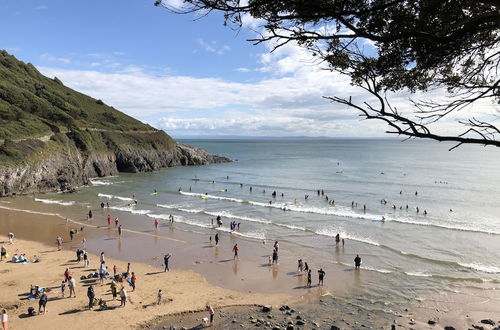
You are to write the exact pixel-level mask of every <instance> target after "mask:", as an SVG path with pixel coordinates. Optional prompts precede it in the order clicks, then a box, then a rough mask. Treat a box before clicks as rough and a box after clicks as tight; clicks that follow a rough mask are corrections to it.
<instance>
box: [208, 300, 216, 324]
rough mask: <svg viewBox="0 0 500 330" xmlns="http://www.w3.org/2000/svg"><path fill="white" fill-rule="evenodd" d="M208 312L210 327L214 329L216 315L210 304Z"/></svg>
mask: <svg viewBox="0 0 500 330" xmlns="http://www.w3.org/2000/svg"><path fill="white" fill-rule="evenodd" d="M207 311H208V313H209V314H210V326H211V327H212V326H213V325H214V315H215V311H214V309H213V308H212V306H210V305H209V304H207Z"/></svg>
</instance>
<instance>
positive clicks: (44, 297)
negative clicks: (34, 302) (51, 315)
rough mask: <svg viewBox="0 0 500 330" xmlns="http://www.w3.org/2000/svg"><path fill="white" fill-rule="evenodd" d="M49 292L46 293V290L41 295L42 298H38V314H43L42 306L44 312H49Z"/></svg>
mask: <svg viewBox="0 0 500 330" xmlns="http://www.w3.org/2000/svg"><path fill="white" fill-rule="evenodd" d="M47 300H48V298H47V294H46V293H45V291H44V292H43V293H42V295H41V296H40V300H38V314H42V308H43V314H45V313H46V312H48V310H47Z"/></svg>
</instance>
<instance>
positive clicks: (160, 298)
mask: <svg viewBox="0 0 500 330" xmlns="http://www.w3.org/2000/svg"><path fill="white" fill-rule="evenodd" d="M156 297H157V298H158V300H157V301H156V304H157V305H160V304H161V303H162V300H163V292H162V291H161V289H160V290H158V294H157V295H156Z"/></svg>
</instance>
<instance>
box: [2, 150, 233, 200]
mask: <svg viewBox="0 0 500 330" xmlns="http://www.w3.org/2000/svg"><path fill="white" fill-rule="evenodd" d="M70 149H71V150H69V149H61V150H60V152H57V153H54V154H51V155H50V156H49V157H47V158H43V159H42V160H40V161H37V162H32V163H30V162H28V163H23V164H17V165H11V166H0V197H3V196H11V195H16V194H29V193H39V192H51V191H72V190H74V189H76V188H77V187H79V186H83V185H89V184H92V183H91V181H90V179H91V178H94V177H104V176H109V175H116V174H118V173H119V172H132V173H137V172H150V171H156V170H159V169H161V168H164V167H172V166H183V165H207V164H212V163H224V162H229V161H230V160H229V159H228V158H226V157H220V156H214V155H211V154H209V153H208V152H207V151H205V150H203V149H199V148H195V147H192V146H188V145H184V144H176V145H175V147H174V148H173V149H172V150H170V151H168V150H161V151H154V150H144V149H138V148H129V147H123V148H119V149H117V150H115V152H111V151H104V152H97V151H96V152H90V153H82V152H79V151H78V150H77V149H76V148H70Z"/></svg>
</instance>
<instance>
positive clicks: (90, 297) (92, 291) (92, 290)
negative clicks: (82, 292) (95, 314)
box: [87, 285, 95, 310]
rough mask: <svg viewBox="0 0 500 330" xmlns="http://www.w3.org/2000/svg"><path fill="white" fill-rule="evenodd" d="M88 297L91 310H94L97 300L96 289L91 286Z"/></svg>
mask: <svg viewBox="0 0 500 330" xmlns="http://www.w3.org/2000/svg"><path fill="white" fill-rule="evenodd" d="M87 297H88V298H89V309H90V310H92V306H93V305H94V298H95V293H94V287H93V286H92V285H90V286H89V288H88V289H87Z"/></svg>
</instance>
